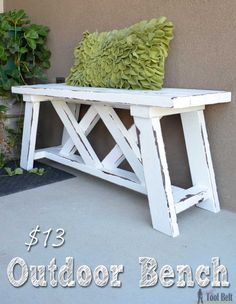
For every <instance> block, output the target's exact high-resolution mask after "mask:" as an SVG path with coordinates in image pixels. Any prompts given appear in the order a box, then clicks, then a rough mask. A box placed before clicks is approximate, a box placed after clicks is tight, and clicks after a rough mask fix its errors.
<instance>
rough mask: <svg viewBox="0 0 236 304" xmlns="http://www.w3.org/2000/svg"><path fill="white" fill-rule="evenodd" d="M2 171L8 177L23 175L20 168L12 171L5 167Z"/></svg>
mask: <svg viewBox="0 0 236 304" xmlns="http://www.w3.org/2000/svg"><path fill="white" fill-rule="evenodd" d="M4 169H5V171H6V173H7V175H8V176H14V175H21V174H23V173H24V171H23V169H21V168H16V169H12V168H10V167H5V168H4Z"/></svg>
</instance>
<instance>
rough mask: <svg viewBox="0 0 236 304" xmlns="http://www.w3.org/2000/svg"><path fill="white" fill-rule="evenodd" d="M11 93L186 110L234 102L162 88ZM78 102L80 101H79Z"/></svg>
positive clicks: (48, 87)
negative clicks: (187, 108) (185, 108)
mask: <svg viewBox="0 0 236 304" xmlns="http://www.w3.org/2000/svg"><path fill="white" fill-rule="evenodd" d="M12 92H14V93H18V94H26V95H27V94H28V95H43V96H50V97H60V98H70V99H71V98H74V99H80V100H81V99H82V100H93V101H94V100H96V101H101V102H105V103H107V104H111V105H112V104H124V105H127V104H128V105H144V106H154V107H165V108H184V107H192V106H199V105H206V104H215V103H222V102H230V101H231V93H230V92H225V91H213V90H193V89H177V88H163V89H161V90H157V91H154V90H124V89H110V88H92V87H74V86H68V85H65V84H45V85H33V86H18V87H13V88H12ZM78 102H79V101H78Z"/></svg>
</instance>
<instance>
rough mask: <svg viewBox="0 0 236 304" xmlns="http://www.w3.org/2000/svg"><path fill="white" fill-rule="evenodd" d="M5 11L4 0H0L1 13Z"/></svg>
mask: <svg viewBox="0 0 236 304" xmlns="http://www.w3.org/2000/svg"><path fill="white" fill-rule="evenodd" d="M2 12H3V0H0V13H2Z"/></svg>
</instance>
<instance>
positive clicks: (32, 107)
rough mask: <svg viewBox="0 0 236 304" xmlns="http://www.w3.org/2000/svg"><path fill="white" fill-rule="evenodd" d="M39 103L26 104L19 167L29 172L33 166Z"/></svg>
mask: <svg viewBox="0 0 236 304" xmlns="http://www.w3.org/2000/svg"><path fill="white" fill-rule="evenodd" d="M39 107H40V102H34V103H31V102H26V105H25V116H24V127H23V136H22V149H21V160H20V166H21V168H23V169H25V170H31V169H32V168H33V165H34V151H35V143H36V136H37V128H38V117H39Z"/></svg>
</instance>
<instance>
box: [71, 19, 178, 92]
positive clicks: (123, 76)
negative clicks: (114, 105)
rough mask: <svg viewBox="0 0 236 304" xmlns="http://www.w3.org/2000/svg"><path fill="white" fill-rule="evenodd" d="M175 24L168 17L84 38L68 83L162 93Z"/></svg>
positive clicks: (79, 46) (86, 34) (76, 50)
mask: <svg viewBox="0 0 236 304" xmlns="http://www.w3.org/2000/svg"><path fill="white" fill-rule="evenodd" d="M172 38H173V24H172V23H171V22H168V21H167V20H166V18H165V17H160V18H158V19H156V18H154V19H151V20H149V21H146V20H145V21H141V22H139V23H137V24H135V25H133V26H131V27H129V28H124V29H121V30H113V31H111V32H101V33H98V32H94V33H88V32H85V33H84V34H83V38H82V41H81V42H80V44H79V45H78V47H77V48H76V49H75V51H74V55H75V63H74V66H73V67H72V68H71V71H70V74H69V76H68V77H67V78H66V83H67V84H68V85H73V86H92V87H110V88H125V89H153V90H156V89H161V87H162V85H163V80H164V66H165V59H166V57H167V55H168V47H169V43H170V40H171V39H172Z"/></svg>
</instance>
